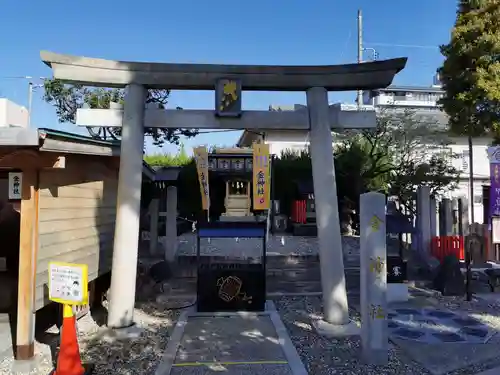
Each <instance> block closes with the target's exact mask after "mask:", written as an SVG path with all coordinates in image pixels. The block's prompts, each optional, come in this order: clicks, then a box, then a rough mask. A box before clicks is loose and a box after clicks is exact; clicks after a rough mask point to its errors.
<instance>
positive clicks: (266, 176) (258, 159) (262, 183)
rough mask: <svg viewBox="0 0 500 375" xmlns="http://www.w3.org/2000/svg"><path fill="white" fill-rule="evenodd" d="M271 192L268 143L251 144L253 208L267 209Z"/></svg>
mask: <svg viewBox="0 0 500 375" xmlns="http://www.w3.org/2000/svg"><path fill="white" fill-rule="evenodd" d="M270 193H271V185H270V155H269V145H268V144H261V143H259V144H257V143H254V145H253V209H254V210H267V209H269V200H270Z"/></svg>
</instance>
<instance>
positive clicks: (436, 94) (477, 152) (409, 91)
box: [238, 82, 491, 223]
mask: <svg viewBox="0 0 500 375" xmlns="http://www.w3.org/2000/svg"><path fill="white" fill-rule="evenodd" d="M442 95H443V91H442V89H441V88H440V86H439V85H437V84H436V82H435V84H434V85H433V86H431V87H410V86H389V87H388V88H385V89H378V90H372V91H366V92H364V93H363V101H364V103H363V104H364V105H370V106H374V107H375V108H376V109H382V108H385V109H388V110H404V109H411V110H412V111H415V113H416V116H419V117H420V116H422V117H425V118H430V119H432V122H435V123H436V124H437V126H443V127H444V126H447V124H448V120H447V117H446V114H445V113H443V112H442V111H441V110H440V109H439V107H438V105H437V101H438V100H439V98H440V97H441V96H442ZM342 106H343V107H344V106H345V107H350V106H352V105H342ZM303 107H304V106H302V105H295V106H290V107H279V106H270V108H269V109H270V110H298V109H300V108H303ZM256 141H259V142H262V141H264V142H266V143H269V144H270V150H271V153H272V154H275V155H280V154H281V152H282V151H283V150H286V149H289V150H294V151H300V150H304V149H306V148H307V145H308V141H309V134H308V133H307V132H302V131H284V130H280V131H278V130H276V131H266V132H265V133H260V134H259V133H255V132H253V133H252V132H248V131H244V132H243V134H242V135H241V137H240V139H239V141H238V146H250V145H251V144H252V143H253V142H256ZM490 144H491V139H490V138H474V140H473V169H474V170H473V172H474V219H475V221H476V222H479V223H482V222H483V204H482V203H483V196H482V194H483V188H482V187H483V185H489V178H490V177H489V176H490V171H489V161H488V157H487V147H488V145H490ZM447 147H448V148H449V150H450V155H451V154H455V155H458V158H450V163H452V165H453V166H454V167H455V168H458V169H460V170H461V171H462V174H461V181H460V183H459V186H458V188H457V189H456V190H455V191H454V192H453V193H452V196H454V197H465V198H467V199H468V200H469V199H470V196H469V148H468V143H467V137H456V138H451V144H450V145H449V146H447Z"/></svg>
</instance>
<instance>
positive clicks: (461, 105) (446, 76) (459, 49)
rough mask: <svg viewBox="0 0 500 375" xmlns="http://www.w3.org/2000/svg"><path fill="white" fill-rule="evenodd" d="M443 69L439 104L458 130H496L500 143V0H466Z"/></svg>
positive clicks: (473, 132) (445, 49)
mask: <svg viewBox="0 0 500 375" xmlns="http://www.w3.org/2000/svg"><path fill="white" fill-rule="evenodd" d="M441 53H442V54H443V56H444V57H445V60H444V62H443V65H442V67H440V68H439V69H438V73H439V75H440V79H441V82H442V84H443V89H444V90H445V96H444V97H443V98H442V99H441V101H440V103H441V104H442V105H443V109H444V111H445V112H446V113H447V114H448V116H449V123H450V127H451V130H452V131H453V132H454V133H456V134H461V135H469V136H471V137H472V136H477V135H481V134H484V133H486V132H491V133H492V134H493V136H494V137H495V142H496V143H499V141H500V0H461V1H459V3H458V10H457V18H456V21H455V26H454V28H453V29H452V32H451V38H450V42H449V43H448V44H446V45H443V46H441Z"/></svg>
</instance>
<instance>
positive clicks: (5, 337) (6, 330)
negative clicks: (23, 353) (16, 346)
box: [0, 313, 13, 361]
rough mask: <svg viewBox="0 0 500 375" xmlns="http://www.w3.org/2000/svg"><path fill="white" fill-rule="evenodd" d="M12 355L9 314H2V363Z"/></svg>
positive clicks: (0, 329)
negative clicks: (4, 358)
mask: <svg viewBox="0 0 500 375" xmlns="http://www.w3.org/2000/svg"><path fill="white" fill-rule="evenodd" d="M12 355H13V352H12V336H11V328H10V321H9V314H4V313H0V361H1V359H2V358H3V357H10V356H12Z"/></svg>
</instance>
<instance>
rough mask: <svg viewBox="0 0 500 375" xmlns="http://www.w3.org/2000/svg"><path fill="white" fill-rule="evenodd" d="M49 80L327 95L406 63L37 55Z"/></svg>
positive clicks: (366, 84)
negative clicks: (236, 85) (314, 90)
mask: <svg viewBox="0 0 500 375" xmlns="http://www.w3.org/2000/svg"><path fill="white" fill-rule="evenodd" d="M40 57H41V59H42V60H43V62H44V63H45V64H47V65H48V66H50V67H51V68H52V70H53V73H54V78H57V79H60V80H63V81H65V82H69V83H78V84H82V85H88V86H100V87H125V86H126V85H128V84H131V83H136V84H139V85H144V86H145V87H147V88H155V89H171V90H213V89H214V85H215V82H217V80H218V79H221V78H227V79H231V78H235V79H239V80H240V81H241V85H242V89H243V90H259V91H306V90H307V89H309V88H311V87H324V88H325V89H327V90H329V91H354V90H371V89H379V88H384V87H387V86H389V85H390V84H391V83H392V80H393V79H394V76H395V75H396V74H397V73H398V72H400V71H401V70H402V69H403V68H404V67H405V65H406V61H407V58H405V57H401V58H396V59H390V60H380V61H371V62H365V63H362V64H345V65H320V66H297V65H295V66H291V65H274V66H270V65H216V64H172V63H149V62H131V61H113V60H104V59H95V58H89V57H83V56H71V55H62V54H58V53H53V52H48V51H42V52H40Z"/></svg>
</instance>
